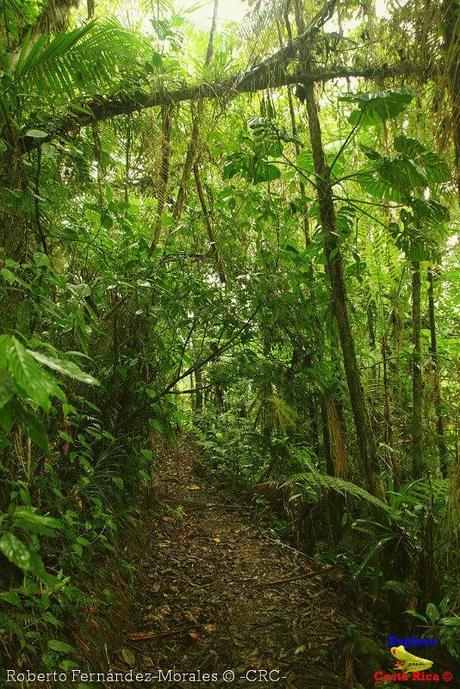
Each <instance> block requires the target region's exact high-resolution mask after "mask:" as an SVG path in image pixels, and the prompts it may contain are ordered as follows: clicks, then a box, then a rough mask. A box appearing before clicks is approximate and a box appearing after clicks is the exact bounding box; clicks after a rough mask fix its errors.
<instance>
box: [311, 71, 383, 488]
mask: <svg viewBox="0 0 460 689" xmlns="http://www.w3.org/2000/svg"><path fill="white" fill-rule="evenodd" d="M304 89H305V100H306V105H307V112H308V126H309V131H310V141H311V146H312V152H313V161H314V166H315V173H316V179H317V184H316V189H317V194H318V203H319V211H320V218H321V225H322V229H323V243H324V254H325V257H326V264H327V272H328V275H329V281H330V285H331V290H332V302H333V308H334V315H335V318H336V320H337V326H338V331H339V338H340V345H341V349H342V354H343V361H344V366H345V374H346V377H347V384H348V390H349V393H350V401H351V407H352V411H353V419H354V422H355V428H356V437H357V444H358V451H359V455H360V458H361V461H362V464H363V468H364V471H365V474H366V482H367V487H368V489H369V490H370V491H371V492H373V493H375V464H374V461H375V449H374V442H373V435H372V431H371V428H370V423H369V415H368V411H367V406H366V401H365V397H364V391H363V388H362V385H361V378H360V374H359V369H358V362H357V359H356V351H355V342H354V338H353V334H352V331H351V326H350V319H349V316H348V306H347V290H346V284H345V277H344V271H343V259H342V255H341V251H340V244H339V238H338V233H337V226H336V221H335V210H334V202H333V199H332V189H331V179H330V170H329V168H328V166H327V165H326V160H325V156H324V149H323V143H322V137H321V127H320V122H319V117H318V107H317V104H316V98H315V93H314V87H313V85H312V84H311V83H305V85H304Z"/></svg>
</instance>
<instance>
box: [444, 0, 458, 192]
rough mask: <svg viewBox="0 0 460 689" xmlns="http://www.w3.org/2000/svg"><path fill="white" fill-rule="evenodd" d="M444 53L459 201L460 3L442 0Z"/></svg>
mask: <svg viewBox="0 0 460 689" xmlns="http://www.w3.org/2000/svg"><path fill="white" fill-rule="evenodd" d="M443 10H444V26H443V33H444V54H445V62H446V68H447V72H448V76H449V91H450V97H451V102H452V129H453V140H454V152H455V172H456V177H457V192H458V201H459V203H460V3H459V1H458V0H444V3H443Z"/></svg>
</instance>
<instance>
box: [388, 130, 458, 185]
mask: <svg viewBox="0 0 460 689" xmlns="http://www.w3.org/2000/svg"><path fill="white" fill-rule="evenodd" d="M394 146H395V149H396V150H397V151H398V152H399V153H401V154H402V155H404V156H406V157H407V158H410V159H411V160H412V161H414V163H416V164H417V165H419V166H420V167H421V168H423V170H424V173H425V176H426V178H427V180H428V181H429V182H434V183H436V182H448V181H449V179H450V176H451V175H450V170H449V166H448V165H447V163H446V162H445V161H444V160H443V159H442V158H441V157H440V156H438V155H437V153H434V152H433V151H429V150H428V149H427V148H426V147H425V146H424V145H423V144H422V143H420V141H417V140H416V139H411V138H409V137H408V136H397V137H396V138H395V141H394Z"/></svg>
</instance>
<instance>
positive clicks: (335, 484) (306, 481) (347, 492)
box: [284, 471, 398, 519]
mask: <svg viewBox="0 0 460 689" xmlns="http://www.w3.org/2000/svg"><path fill="white" fill-rule="evenodd" d="M284 485H295V486H297V488H298V489H300V490H302V489H303V490H304V491H305V492H307V493H308V492H310V491H311V489H312V488H325V489H326V490H331V491H335V492H336V493H340V494H341V495H344V496H348V497H351V498H357V499H358V500H363V501H364V502H366V503H367V504H368V505H372V506H373V507H377V508H378V509H380V510H382V511H383V512H385V513H386V514H387V515H388V516H390V517H392V518H393V519H397V518H398V513H397V512H396V511H395V510H394V509H393V508H392V507H391V506H390V505H387V504H386V503H384V502H383V501H382V500H380V499H379V498H377V497H375V495H371V493H368V492H367V490H365V489H364V488H361V487H360V486H357V485H356V484H355V483H352V482H351V481H346V480H345V479H343V478H339V477H338V476H329V475H328V474H321V473H320V472H318V471H309V472H304V473H301V474H294V476H291V477H290V478H289V479H288V480H287V481H286V482H285V484H284Z"/></svg>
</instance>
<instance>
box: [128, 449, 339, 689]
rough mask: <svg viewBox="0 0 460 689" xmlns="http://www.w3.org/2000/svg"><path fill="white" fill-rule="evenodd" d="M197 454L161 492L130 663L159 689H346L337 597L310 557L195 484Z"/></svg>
mask: <svg viewBox="0 0 460 689" xmlns="http://www.w3.org/2000/svg"><path fill="white" fill-rule="evenodd" d="M190 454H191V452H188V451H184V452H178V453H177V455H176V456H173V457H171V458H170V461H169V464H168V466H167V467H166V470H165V468H164V467H163V468H162V473H161V480H159V481H158V483H157V484H156V486H155V493H154V498H155V500H158V511H157V513H156V514H155V517H154V518H153V519H152V523H151V525H150V526H151V538H150V544H149V549H148V552H146V553H145V557H144V558H143V560H142V562H141V563H140V567H141V569H142V572H143V576H142V580H143V581H144V582H145V587H144V588H143V590H142V591H141V592H140V595H139V600H138V606H137V616H136V617H137V619H136V620H135V622H134V624H133V626H132V627H130V628H129V629H127V630H126V643H125V646H124V648H123V649H120V651H119V653H118V658H119V659H122V665H123V664H124V666H125V668H126V667H130V666H132V667H135V668H138V669H142V671H144V672H152V673H153V677H152V679H153V684H152V685H151V686H165V687H193V686H197V685H200V686H203V685H204V686H206V687H221V686H229V685H230V686H231V685H232V684H233V686H235V687H241V688H243V687H253V686H258V687H261V686H270V687H275V686H278V687H280V688H281V687H282V688H283V689H345V687H346V686H347V684H346V682H345V681H344V680H343V677H344V668H343V661H342V662H341V661H340V660H339V657H340V654H339V651H340V646H341V642H342V636H343V629H342V625H341V623H340V621H339V619H338V614H339V613H338V612H337V611H338V608H339V601H338V600H337V599H336V596H335V595H334V593H333V592H332V591H331V589H328V588H326V587H324V586H323V584H322V578H321V576H318V575H316V574H315V572H314V570H312V568H311V565H310V564H309V563H308V561H307V559H306V558H305V557H303V556H302V555H301V554H299V553H297V552H295V551H294V550H290V549H289V548H286V547H284V546H283V545H281V544H279V543H277V542H276V541H274V540H272V539H270V538H268V536H267V535H266V534H265V533H264V532H263V530H262V529H261V528H260V527H258V526H255V525H253V524H251V519H250V511H248V510H247V509H245V508H244V507H242V506H239V505H237V504H225V502H223V500H224V499H223V497H222V495H221V494H220V493H219V491H218V490H217V489H215V488H213V487H209V486H208V487H206V486H205V485H204V482H203V481H202V480H201V479H199V478H197V477H196V476H194V475H193V470H192V467H191V464H192V462H191V461H190ZM160 668H161V669H162V670H163V673H164V675H163V677H161V676H160V677H159V676H158V669H160ZM168 670H172V671H174V672H176V673H187V672H188V673H194V675H189V676H188V677H186V676H183V675H182V674H176V675H173V674H170V675H168V674H167V673H168ZM198 670H201V677H200V676H199V675H198V673H197V671H198ZM225 670H230V671H232V672H234V673H235V681H234V682H233V683H231V682H229V681H228V679H231V678H232V675H231V674H229V675H226V679H227V682H226V681H224V678H223V675H222V673H223V671H225ZM259 670H260V671H263V670H266V671H267V673H270V672H271V674H270V675H268V674H267V675H264V674H263V673H259V672H258V671H259ZM204 673H208V674H209V676H210V677H209V678H205V679H203V677H204V676H205V675H204ZM213 675H214V676H213ZM198 678H199V679H200V680H201V681H198ZM340 678H342V679H340ZM162 679H163V681H161V680H162ZM130 686H131V687H132V686H133V684H131V685H130ZM134 686H137V685H136V683H135V684H134ZM138 686H146V684H145V683H143V684H139V685H138Z"/></svg>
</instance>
